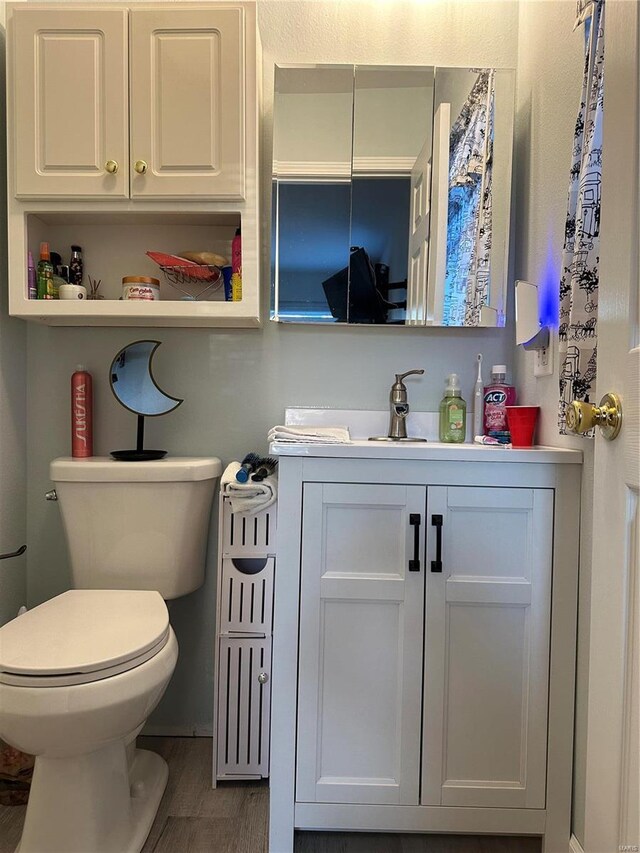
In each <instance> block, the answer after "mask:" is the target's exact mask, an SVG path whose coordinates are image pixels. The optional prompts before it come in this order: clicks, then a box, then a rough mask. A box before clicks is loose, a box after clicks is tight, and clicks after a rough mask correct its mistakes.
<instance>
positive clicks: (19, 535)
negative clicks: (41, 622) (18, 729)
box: [0, 9, 27, 625]
mask: <svg viewBox="0 0 640 853" xmlns="http://www.w3.org/2000/svg"><path fill="white" fill-rule="evenodd" d="M3 12H4V10H3V9H0V69H1V71H0V164H1V165H0V198H2V199H4V198H6V191H7V190H6V186H7V183H6V170H5V167H4V164H5V163H6V145H5V132H4V128H5V102H4V91H5V86H4V53H5V38H4V16H3ZM0 209H1V211H2V212H1V213H0V553H5V552H8V551H15V550H16V548H17V547H18V546H19V545H22V544H23V543H24V542H25V541H26V536H27V530H26V491H27V490H26V436H25V428H26V407H25V395H26V388H25V385H26V329H25V326H24V323H23V322H22V321H21V320H11V319H10V318H9V317H8V316H7V218H6V205H4V204H2V207H1V208H0ZM26 597H27V589H26V556H25V557H17V558H15V559H12V560H2V561H0V625H2V624H4V623H5V622H7V621H8V620H9V619H12V618H13V617H14V616H15V615H16V613H17V612H18V608H19V607H20V606H21V605H22V604H25V603H26Z"/></svg>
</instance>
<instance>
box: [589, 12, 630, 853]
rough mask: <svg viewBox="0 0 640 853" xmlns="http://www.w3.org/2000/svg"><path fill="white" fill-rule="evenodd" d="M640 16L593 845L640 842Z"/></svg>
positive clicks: (613, 69)
mask: <svg viewBox="0 0 640 853" xmlns="http://www.w3.org/2000/svg"><path fill="white" fill-rule="evenodd" d="M639 23H640V22H639V13H638V5H637V4H636V3H625V2H612V3H608V4H607V7H606V39H607V46H606V75H607V82H606V95H605V108H604V138H603V164H602V212H603V213H602V224H601V234H600V240H601V245H600V292H599V312H598V313H599V320H598V394H597V397H598V398H599V397H600V396H601V395H603V394H604V393H607V392H617V393H618V394H620V395H621V396H622V406H623V421H622V431H621V433H620V436H619V437H618V438H617V439H615V440H614V441H612V442H608V441H606V440H605V439H604V438H603V437H602V435H601V434H600V433H599V431H598V430H597V431H596V439H595V441H596V446H595V463H594V478H595V484H596V486H595V489H594V506H593V519H594V522H593V551H592V576H591V614H590V642H589V694H588V695H589V707H588V723H587V725H588V735H587V759H586V762H587V771H586V772H587V775H586V808H585V837H584V849H585V851H586V853H603V851H607V853H609V851H616V850H623V849H628V850H636V849H638V845H640V815H639V808H640V789H639V776H640V760H639V754H640V744H639V739H638V732H639V728H640V718H639V713H638V707H639V698H640V678H639V659H640V645H639V634H640V601H639V596H640V577H639V566H638V563H639V561H640V546H639V542H638V538H639V536H640V532H639V530H640V515H639V509H638V506H639V496H640V415H639V409H640V407H639V402H640V401H639V398H640V318H639V313H638V312H639V308H638V303H639V297H638V290H639V285H638V237H639V235H638V206H639V205H638V197H639V187H638V150H639V140H638V117H639V104H638V99H639V85H638V73H637V64H638V56H639V35H638V28H639ZM621 223H622V225H621ZM592 402H597V400H595V401H594V400H592ZM634 845H635V846H634Z"/></svg>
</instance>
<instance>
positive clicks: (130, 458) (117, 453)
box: [110, 450, 167, 462]
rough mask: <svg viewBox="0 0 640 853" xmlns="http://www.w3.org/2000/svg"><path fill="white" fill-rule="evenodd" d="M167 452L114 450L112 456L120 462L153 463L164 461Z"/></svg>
mask: <svg viewBox="0 0 640 853" xmlns="http://www.w3.org/2000/svg"><path fill="white" fill-rule="evenodd" d="M166 455H167V451H166V450H112V451H111V453H110V456H111V457H112V459H117V460H118V462H153V460H154V459H164V457H165V456H166Z"/></svg>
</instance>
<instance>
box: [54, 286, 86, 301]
mask: <svg viewBox="0 0 640 853" xmlns="http://www.w3.org/2000/svg"><path fill="white" fill-rule="evenodd" d="M58 296H59V298H60V299H86V298H87V288H86V287H83V286H82V285H81V284H61V285H60V287H59V288H58Z"/></svg>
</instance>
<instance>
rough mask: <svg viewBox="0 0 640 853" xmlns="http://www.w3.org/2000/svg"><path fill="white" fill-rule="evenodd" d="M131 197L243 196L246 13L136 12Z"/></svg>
mask: <svg viewBox="0 0 640 853" xmlns="http://www.w3.org/2000/svg"><path fill="white" fill-rule="evenodd" d="M131 158H132V163H135V162H136V161H138V160H144V161H145V162H146V163H147V171H146V173H145V174H138V173H137V172H136V171H133V170H132V172H131V195H132V197H136V196H145V197H171V196H173V197H176V196H178V197H185V198H191V197H194V196H195V197H201V198H225V199H242V198H244V11H243V10H242V9H238V8H236V9H229V8H226V9H225V8H223V9H214V10H211V9H209V10H193V9H192V10H179V9H177V8H175V7H174V8H172V9H169V10H167V11H164V10H162V11H156V10H139V11H137V10H134V11H132V12H131Z"/></svg>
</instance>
